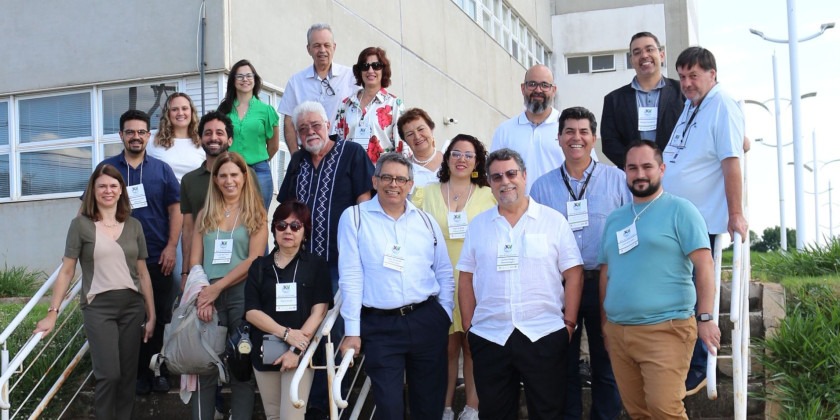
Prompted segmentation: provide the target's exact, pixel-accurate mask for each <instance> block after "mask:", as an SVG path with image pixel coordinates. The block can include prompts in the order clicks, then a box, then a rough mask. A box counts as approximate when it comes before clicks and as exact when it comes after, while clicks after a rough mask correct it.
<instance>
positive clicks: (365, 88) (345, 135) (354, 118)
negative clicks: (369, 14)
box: [334, 47, 404, 163]
mask: <svg viewBox="0 0 840 420" xmlns="http://www.w3.org/2000/svg"><path fill="white" fill-rule="evenodd" d="M353 75H355V76H356V84H357V85H358V86H360V87H359V90H358V91H357V92H356V93H355V94H353V95H350V96H349V97H347V98H345V99H344V100H343V101H341V105H339V107H338V113H337V114H336V116H335V124H334V126H335V131H336V134H338V138H339V139H340V140H352V141H354V142H356V143H359V144H361V145H362V147H363V148H364V149H365V150H367V154H368V156H369V157H370V160H371V161H373V163H376V161H377V160H378V159H379V155H381V154H382V153H385V152H391V151H397V152H401V153H402V152H403V149H404V146H403V144H402V142H401V141H400V140H399V136H398V134H397V120H398V119H399V118H400V115H402V113H403V110H404V107H403V102H402V99H400V98H397V97H396V96H394V95H393V94H391V93H388V91H387V90H385V88H387V87H388V86H390V85H391V62H390V61H389V60H388V57H387V56H386V55H385V50H383V49H382V48H378V47H368V48H365V49H364V50H362V52H361V53H360V54H359V59H358V60H356V64H354V65H353Z"/></svg>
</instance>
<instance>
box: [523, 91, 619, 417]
mask: <svg viewBox="0 0 840 420" xmlns="http://www.w3.org/2000/svg"><path fill="white" fill-rule="evenodd" d="M597 128H598V124H597V123H596V121H595V115H594V114H593V113H592V112H590V111H589V110H588V109H586V108H583V107H572V108H567V109H564V110H563V112H562V113H560V133H559V134H558V137H557V138H558V140H559V142H560V148H561V149H563V154H564V155H565V156H566V162H565V163H564V164H563V165H562V166H560V167H559V168H557V169H555V170H553V171H551V172H549V173H547V174H545V175H543V176H541V177H540V179H538V180H537V182H535V183H534V186H533V187H532V188H531V197H533V198H534V200H535V201H536V202H538V203H541V204H544V205H546V206H548V207H551V208H553V209H554V210H557V211H559V212H560V213H562V214H563V216H565V217H566V220H568V221H569V224H570V225H571V228H572V231H573V234H574V237H575V241H576V243H577V246H578V248H579V249H580V254H581V257H583V268H584V272H583V295H582V298H581V303H580V310H579V311H578V325H579V326H580V328H578V329H577V331H575V333H574V337H573V340H572V343H571V344H570V346H569V351H568V353H567V357H566V361H567V365H566V374H567V378H568V380H567V388H566V413H565V418H566V419H580V418H581V416H582V411H583V406H582V401H581V380H580V367H579V363H580V344H581V336H582V333H583V329H584V328H586V337H587V342H588V344H589V363H590V366H591V368H592V410H591V418H592V419H614V418H617V417H618V415H619V414H620V412H621V398H620V397H619V395H618V387H617V386H616V383H615V377H614V376H613V372H612V366H611V365H610V358H609V355H608V354H607V350H606V349H605V348H604V341H603V339H602V338H601V305H600V301H599V300H598V282H599V271H598V270H599V268H600V264H598V251H599V250H600V249H601V234H602V233H603V231H604V221H605V220H606V218H607V216H608V215H609V214H610V213H612V211H613V210H615V209H617V208H619V207H621V206H623V205H624V204H627V203H629V202H630V201H631V194H630V191H629V190H628V189H627V181H626V179H625V177H624V172H622V171H621V170H620V169H618V168H616V167H614V166H611V165H602V164H598V162H595V161H594V160H593V159H592V157H591V156H590V155H589V154H590V152H591V151H592V149H593V148H594V147H595V140H596V139H595V133H596V132H597V131H596V129H597Z"/></svg>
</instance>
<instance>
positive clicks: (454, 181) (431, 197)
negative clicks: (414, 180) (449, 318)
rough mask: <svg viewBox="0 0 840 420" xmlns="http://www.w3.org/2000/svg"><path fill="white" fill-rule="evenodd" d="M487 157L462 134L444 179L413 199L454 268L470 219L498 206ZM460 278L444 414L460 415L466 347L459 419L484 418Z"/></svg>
mask: <svg viewBox="0 0 840 420" xmlns="http://www.w3.org/2000/svg"><path fill="white" fill-rule="evenodd" d="M486 157H487V151H486V150H485V148H484V145H483V144H482V143H481V141H479V140H478V139H477V138H475V137H473V136H470V135H467V134H458V135H457V136H455V138H453V139H452V142H450V143H449V147H447V148H446V152H444V154H443V164H441V166H440V171H439V172H438V179H439V180H440V182H436V183H431V184H428V185H426V186H425V187H423V188H418V189H417V190H416V191H415V193H414V196H413V197H412V198H411V201H412V202H413V203H414V204H415V205H416V206H417V207H419V208H421V209H423V210H424V211H426V212H427V213H429V214H430V215H432V217H434V218H435V220H437V222H438V224H439V225H440V227H441V229H442V230H443V233H444V236H445V238H446V248H447V249H448V251H449V259H450V260H451V261H452V267H455V266H456V265H457V263H458V258H459V257H460V255H461V248H462V247H463V246H464V237H465V236H466V233H467V224H468V223H469V221H470V220H472V219H473V218H474V217H475V216H477V215H478V214H479V213H481V212H483V211H485V210H488V209H490V208H492V207H494V206H495V205H496V199H495V198H493V193H492V192H491V191H490V187H489V186H488V184H487V172H486V170H485V168H484V163H485V159H486ZM455 279H456V282H455V311H454V313H453V322H452V327H450V329H449V346H448V358H449V381H448V383H447V387H446V409H445V411H444V414H443V416H444V417H443V418H444V419H452V418H454V413H453V412H452V399H453V396H454V393H455V381H456V378H457V377H458V358H459V355H460V353H461V350H463V351H464V385H465V387H466V394H467V395H466V397H467V405H466V407H464V411H463V412H462V413H461V415H460V417H459V419H478V394H476V391H475V382H474V381H473V375H472V357H471V355H470V351H469V345H468V344H467V340H466V335H465V334H464V331H463V328H462V327H461V311H460V309H459V308H458V298H457V296H458V282H457V279H458V271H457V270H456V271H455Z"/></svg>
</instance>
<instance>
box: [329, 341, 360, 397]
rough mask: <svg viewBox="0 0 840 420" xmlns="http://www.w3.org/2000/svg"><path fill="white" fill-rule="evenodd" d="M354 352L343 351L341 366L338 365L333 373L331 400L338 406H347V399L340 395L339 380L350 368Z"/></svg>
mask: <svg viewBox="0 0 840 420" xmlns="http://www.w3.org/2000/svg"><path fill="white" fill-rule="evenodd" d="M355 354H356V350H354V349H347V352H345V353H344V358H343V359H342V360H341V366H339V367H338V371H337V372H336V373H335V380H334V381H333V383H332V393H333V396H334V397H333V400H334V401H335V405H337V406H338V408H347V400H346V399H344V398H342V397H341V381H342V380H343V379H344V375H345V374H346V373H347V369H349V368H350V364H351V363H352V362H353V356H354V355H355Z"/></svg>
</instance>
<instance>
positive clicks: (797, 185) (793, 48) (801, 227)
mask: <svg viewBox="0 0 840 420" xmlns="http://www.w3.org/2000/svg"><path fill="white" fill-rule="evenodd" d="M787 21H788V39H776V38H769V37H767V36H765V35H764V33H763V32H761V31H758V30H755V29H750V33H752V34H754V35H757V36H759V37H760V38H761V39H763V40H765V41H769V42H775V43H779V44H788V50H789V51H790V97H791V98H792V99H793V100H792V106H793V161H794V162H795V163H796V164H795V165H794V167H793V183H794V198H795V202H796V233H797V235H796V249H798V250H800V251H801V250H803V249H804V248H805V238H804V236H805V235H804V232H805V212H804V210H803V208H802V206H803V200H804V196H803V193H802V177H803V173H802V163H803V162H802V139H801V128H800V123H801V121H800V119H801V116H802V110H801V108H802V106H801V102H800V99H801V98H800V97H799V43H800V42H805V41H808V40H811V39H814V38H816V37H818V36H820V35H822V34H823V33H825V31H826V30H828V29H831V28H833V27H834V22H831V23H824V24H822V25H821V26H820V31H819V32H818V33H815V34H812V35H809V36H806V37H804V38H801V39H800V38H799V37H798V36H797V28H796V1H795V0H787Z"/></svg>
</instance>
